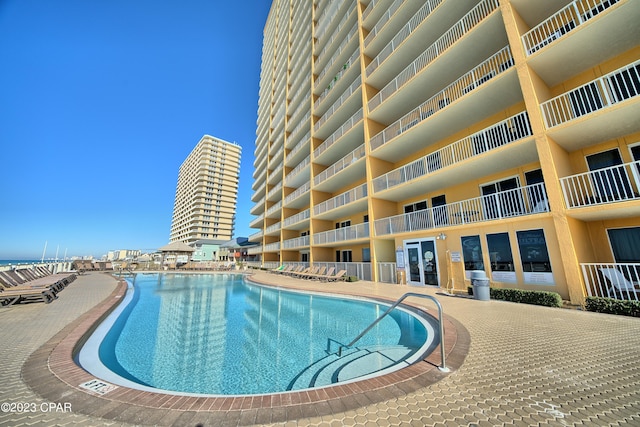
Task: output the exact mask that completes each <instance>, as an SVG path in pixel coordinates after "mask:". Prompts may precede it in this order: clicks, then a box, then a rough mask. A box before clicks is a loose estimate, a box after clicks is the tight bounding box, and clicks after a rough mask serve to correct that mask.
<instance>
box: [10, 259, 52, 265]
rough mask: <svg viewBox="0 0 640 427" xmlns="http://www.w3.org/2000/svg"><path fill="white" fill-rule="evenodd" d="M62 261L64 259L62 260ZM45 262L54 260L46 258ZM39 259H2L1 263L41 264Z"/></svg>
mask: <svg viewBox="0 0 640 427" xmlns="http://www.w3.org/2000/svg"><path fill="white" fill-rule="evenodd" d="M60 261H62V260H60ZM44 262H53V261H52V260H48V259H45V260H44ZM41 263H42V262H40V260H39V259H0V265H20V264H29V265H31V264H41Z"/></svg>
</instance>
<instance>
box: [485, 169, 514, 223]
mask: <svg viewBox="0 0 640 427" xmlns="http://www.w3.org/2000/svg"><path fill="white" fill-rule="evenodd" d="M519 187H520V181H519V180H518V177H513V178H508V179H505V180H504V181H498V182H494V183H492V184H487V185H483V186H482V187H481V190H482V195H483V196H487V197H483V201H482V204H483V207H484V214H485V218H486V219H497V218H504V217H507V216H514V215H519V214H521V213H522V210H523V209H522V207H523V200H522V193H521V191H517V189H518V188H519ZM514 190H515V191H514Z"/></svg>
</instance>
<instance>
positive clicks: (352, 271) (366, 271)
mask: <svg viewBox="0 0 640 427" xmlns="http://www.w3.org/2000/svg"><path fill="white" fill-rule="evenodd" d="M313 265H314V266H317V267H326V268H327V269H329V268H331V267H333V268H334V269H335V271H336V272H338V271H340V270H346V271H347V274H345V276H356V277H357V278H358V279H360V280H372V279H373V276H372V275H371V263H369V262H320V261H318V262H314V263H313Z"/></svg>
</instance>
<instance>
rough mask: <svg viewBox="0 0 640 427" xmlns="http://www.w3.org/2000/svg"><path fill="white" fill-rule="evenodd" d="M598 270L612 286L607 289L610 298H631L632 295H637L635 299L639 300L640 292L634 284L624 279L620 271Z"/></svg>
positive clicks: (610, 269) (611, 269) (613, 269)
mask: <svg viewBox="0 0 640 427" xmlns="http://www.w3.org/2000/svg"><path fill="white" fill-rule="evenodd" d="M598 270H600V273H602V275H603V276H604V277H605V278H606V279H607V280H608V281H609V283H610V284H611V286H610V287H609V288H608V289H607V296H608V297H609V298H618V296H622V297H625V296H626V298H630V297H631V295H635V299H638V294H639V293H640V291H639V290H638V289H636V287H635V284H634V283H633V282H631V281H630V280H629V279H627V278H626V277H624V274H622V272H620V270H618V269H616V268H599V269H598Z"/></svg>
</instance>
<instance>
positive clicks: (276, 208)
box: [265, 200, 282, 216]
mask: <svg viewBox="0 0 640 427" xmlns="http://www.w3.org/2000/svg"><path fill="white" fill-rule="evenodd" d="M281 208H282V200H280V201H279V202H278V203H276V204H275V205H273V206H271V207H270V208H269V209H267V212H265V216H269V215H271V214H273V213H275V212H277V211H279V210H280V209H281Z"/></svg>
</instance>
